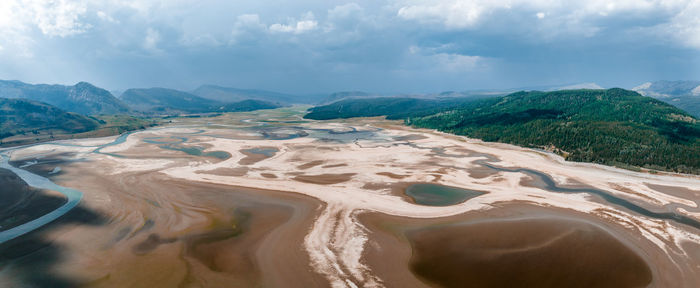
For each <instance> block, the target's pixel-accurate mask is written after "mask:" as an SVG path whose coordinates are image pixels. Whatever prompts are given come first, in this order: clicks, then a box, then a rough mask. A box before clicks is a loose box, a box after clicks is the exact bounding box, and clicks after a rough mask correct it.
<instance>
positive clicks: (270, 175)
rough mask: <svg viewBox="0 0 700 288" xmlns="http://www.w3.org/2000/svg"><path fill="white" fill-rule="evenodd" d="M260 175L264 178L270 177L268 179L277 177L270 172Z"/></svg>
mask: <svg viewBox="0 0 700 288" xmlns="http://www.w3.org/2000/svg"><path fill="white" fill-rule="evenodd" d="M260 176H263V177H265V178H270V179H274V178H277V175H275V174H272V173H260Z"/></svg>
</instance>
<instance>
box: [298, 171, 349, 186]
mask: <svg viewBox="0 0 700 288" xmlns="http://www.w3.org/2000/svg"><path fill="white" fill-rule="evenodd" d="M355 175H356V173H342V174H319V175H299V176H296V177H294V178H292V179H294V180H296V181H299V182H304V183H311V184H319V185H330V184H338V183H343V182H347V181H350V179H352V177H353V176H355Z"/></svg>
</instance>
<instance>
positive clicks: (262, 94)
mask: <svg viewBox="0 0 700 288" xmlns="http://www.w3.org/2000/svg"><path fill="white" fill-rule="evenodd" d="M192 94H194V95H197V96H199V97H202V98H206V99H209V100H215V101H219V102H224V103H232V102H238V101H242V100H262V101H267V102H272V103H279V104H315V103H316V102H317V101H318V99H319V97H318V96H315V95H303V96H301V95H292V94H284V93H278V92H272V91H266V90H255V89H238V88H231V87H222V86H216V85H202V86H200V87H199V88H197V89H195V90H194V91H192Z"/></svg>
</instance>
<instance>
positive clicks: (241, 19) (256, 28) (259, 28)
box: [229, 14, 267, 44]
mask: <svg viewBox="0 0 700 288" xmlns="http://www.w3.org/2000/svg"><path fill="white" fill-rule="evenodd" d="M265 31H267V25H265V24H264V23H262V22H261V21H260V15H258V14H243V15H239V16H238V17H237V19H236V23H235V24H234V25H233V29H232V30H231V37H232V38H231V41H229V43H231V44H234V43H237V42H242V41H245V40H251V39H255V38H256V37H259V36H260V35H261V34H262V33H263V32H265Z"/></svg>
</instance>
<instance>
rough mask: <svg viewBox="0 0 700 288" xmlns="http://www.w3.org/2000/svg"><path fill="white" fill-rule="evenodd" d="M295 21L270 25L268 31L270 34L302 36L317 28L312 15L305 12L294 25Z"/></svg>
mask: <svg viewBox="0 0 700 288" xmlns="http://www.w3.org/2000/svg"><path fill="white" fill-rule="evenodd" d="M294 22H295V21H294V20H292V21H290V23H289V24H280V23H275V24H272V25H270V31H272V32H281V33H293V34H302V33H306V32H309V31H312V30H315V29H316V28H317V27H318V22H317V21H316V20H314V14H313V13H311V12H307V13H306V14H304V16H303V17H302V19H301V20H299V21H296V24H295V23H294Z"/></svg>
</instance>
